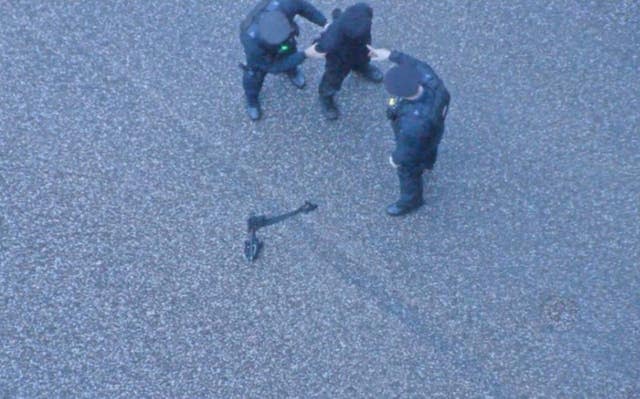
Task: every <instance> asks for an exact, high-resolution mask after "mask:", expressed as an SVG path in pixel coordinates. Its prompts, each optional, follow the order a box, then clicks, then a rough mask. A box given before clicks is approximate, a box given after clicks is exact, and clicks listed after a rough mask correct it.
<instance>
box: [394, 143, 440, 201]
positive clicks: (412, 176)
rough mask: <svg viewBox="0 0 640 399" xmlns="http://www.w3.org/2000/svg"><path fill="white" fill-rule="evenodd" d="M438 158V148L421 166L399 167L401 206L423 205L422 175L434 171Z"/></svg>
mask: <svg viewBox="0 0 640 399" xmlns="http://www.w3.org/2000/svg"><path fill="white" fill-rule="evenodd" d="M437 158H438V148H437V147H436V148H435V149H434V150H433V151H432V152H431V153H430V154H429V155H428V156H427V158H426V159H425V161H424V162H423V163H421V164H417V165H411V166H399V167H398V178H399V180H400V199H399V200H398V205H400V206H408V207H411V206H415V205H419V204H422V201H423V199H422V192H423V183H422V175H423V173H424V171H425V170H429V171H430V170H432V169H433V167H434V166H435V164H436V160H437Z"/></svg>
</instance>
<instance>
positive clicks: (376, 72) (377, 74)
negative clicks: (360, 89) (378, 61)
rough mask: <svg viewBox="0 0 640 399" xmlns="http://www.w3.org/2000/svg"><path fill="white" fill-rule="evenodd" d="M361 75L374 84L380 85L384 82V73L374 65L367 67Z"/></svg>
mask: <svg viewBox="0 0 640 399" xmlns="http://www.w3.org/2000/svg"><path fill="white" fill-rule="evenodd" d="M360 75H361V76H362V77H363V78H365V79H367V80H368V81H370V82H373V83H380V82H382V81H383V80H384V74H383V73H382V71H381V70H380V69H379V68H378V67H377V66H374V65H371V64H368V65H367V67H366V68H365V69H364V70H362V71H361V72H360Z"/></svg>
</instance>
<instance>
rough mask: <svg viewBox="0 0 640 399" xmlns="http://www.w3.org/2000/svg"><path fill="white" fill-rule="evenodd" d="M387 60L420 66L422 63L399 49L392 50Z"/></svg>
mask: <svg viewBox="0 0 640 399" xmlns="http://www.w3.org/2000/svg"><path fill="white" fill-rule="evenodd" d="M389 60H390V61H391V62H394V63H396V64H400V65H413V66H422V65H424V63H423V62H422V61H419V60H417V59H415V58H413V57H412V56H410V55H407V54H405V53H402V52H400V51H396V50H394V51H392V52H391V55H390V56H389Z"/></svg>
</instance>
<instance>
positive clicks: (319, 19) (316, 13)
mask: <svg viewBox="0 0 640 399" xmlns="http://www.w3.org/2000/svg"><path fill="white" fill-rule="evenodd" d="M296 14H299V15H302V16H303V17H304V18H306V19H308V20H309V21H311V22H313V23H314V24H316V25H318V26H323V27H324V26H325V25H326V24H327V18H326V17H325V16H324V14H323V13H322V12H321V11H320V10H318V9H317V8H315V7H314V6H313V5H311V3H309V2H308V1H306V0H297V1H296Z"/></svg>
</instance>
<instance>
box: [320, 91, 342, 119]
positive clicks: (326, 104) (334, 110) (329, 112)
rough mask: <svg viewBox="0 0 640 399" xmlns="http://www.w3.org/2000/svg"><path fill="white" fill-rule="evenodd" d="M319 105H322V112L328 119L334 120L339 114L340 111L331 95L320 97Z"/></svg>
mask: <svg viewBox="0 0 640 399" xmlns="http://www.w3.org/2000/svg"><path fill="white" fill-rule="evenodd" d="M320 105H321V106H322V114H323V115H324V117H325V118H327V119H328V120H330V121H335V120H336V119H338V117H339V116H340V111H338V107H336V103H335V102H334V101H333V96H326V97H320Z"/></svg>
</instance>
